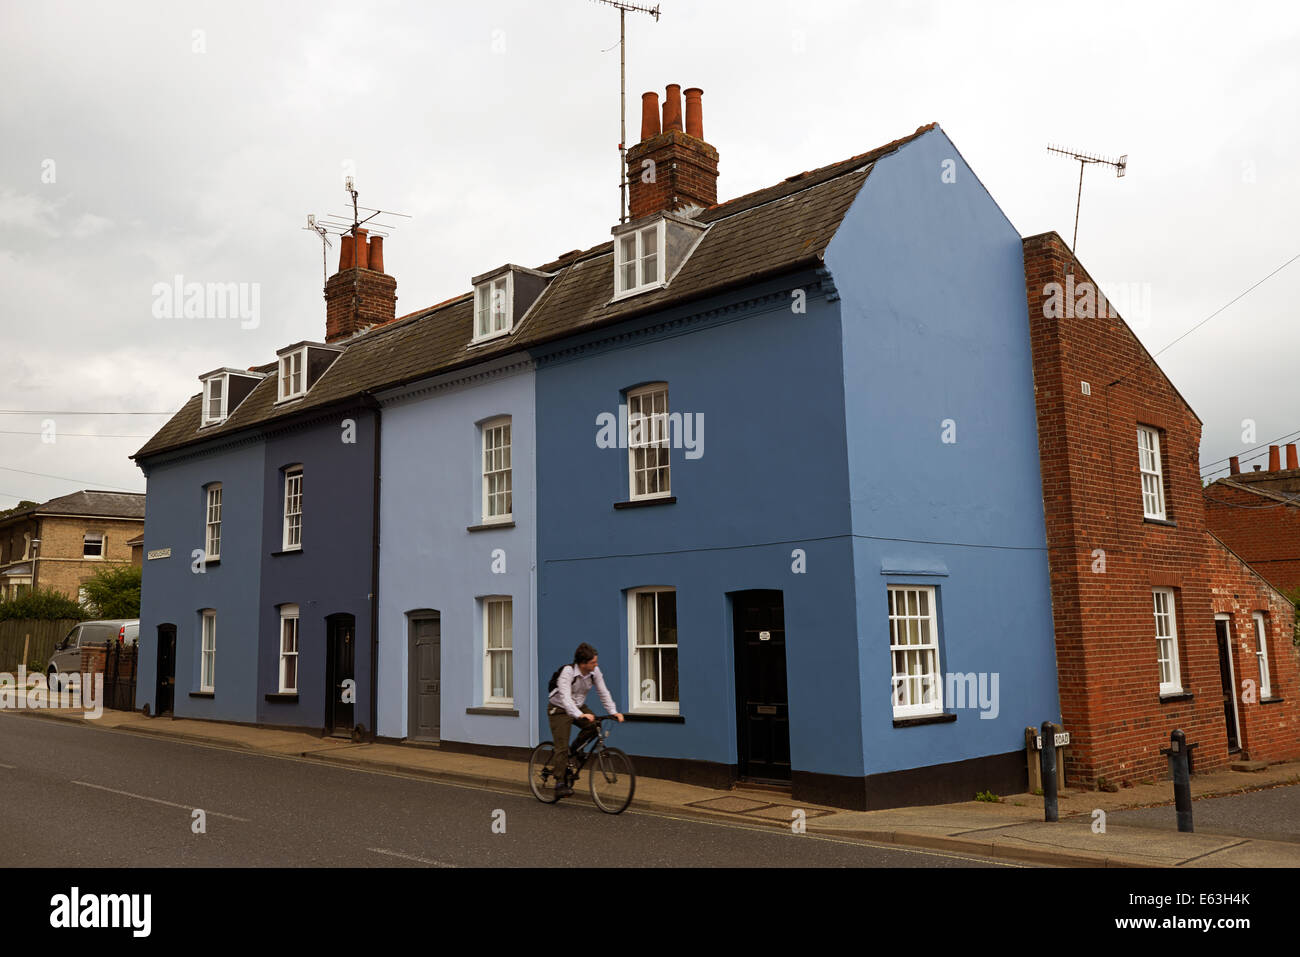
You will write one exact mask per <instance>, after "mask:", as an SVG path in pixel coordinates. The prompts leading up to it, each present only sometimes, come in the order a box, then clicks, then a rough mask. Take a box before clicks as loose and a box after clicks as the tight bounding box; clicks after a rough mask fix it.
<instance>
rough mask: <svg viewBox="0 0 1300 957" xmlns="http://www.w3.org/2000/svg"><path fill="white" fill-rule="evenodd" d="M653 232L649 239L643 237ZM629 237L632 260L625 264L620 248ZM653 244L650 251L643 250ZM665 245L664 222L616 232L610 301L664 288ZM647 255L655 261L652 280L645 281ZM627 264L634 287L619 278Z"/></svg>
mask: <svg viewBox="0 0 1300 957" xmlns="http://www.w3.org/2000/svg"><path fill="white" fill-rule="evenodd" d="M651 233H653V234H654V235H653V237H649V236H648V235H647V234H651ZM629 236H632V237H634V244H635V248H634V257H635V258H634V259H633V260H632V262H631V263H629V261H628V259H627V254H626V252H625V251H624V249H623V242H624V240H625V239H627V238H628V237H629ZM651 242H653V244H654V248H653V250H649V251H647V246H649V245H650V243H651ZM667 245H668V229H667V224H666V223H665V222H664V220H662V219H660V220H658V221H656V222H653V223H650V224H648V225H646V226H640V227H638V228H636V229H629V230H626V231H625V232H621V233H619V234H618V235H617V236H615V237H614V298H615V299H622V298H624V297H626V296H635V295H638V294H639V293H643V292H646V291H647V290H650V289H662V288H663V287H664V286H666V285H668V276H667V268H668V267H667V255H666V254H667ZM651 256H653V257H654V261H655V278H654V279H651V280H649V281H647V280H646V278H645V264H646V260H647V259H649V258H650V257H651ZM629 265H632V272H633V275H634V279H635V283H634V285H631V286H629V285H627V279H626V277H625V276H624V275H623V273H624V272H625V270H626V269H627V267H628V266H629Z"/></svg>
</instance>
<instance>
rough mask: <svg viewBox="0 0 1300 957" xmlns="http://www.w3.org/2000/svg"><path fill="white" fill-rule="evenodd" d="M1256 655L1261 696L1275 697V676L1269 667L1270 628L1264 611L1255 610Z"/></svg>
mask: <svg viewBox="0 0 1300 957" xmlns="http://www.w3.org/2000/svg"><path fill="white" fill-rule="evenodd" d="M1254 618H1255V657H1256V659H1258V661H1259V696H1260V697H1261V698H1271V697H1273V676H1272V674H1271V672H1270V669H1269V667H1268V630H1267V628H1266V627H1265V624H1264V614H1263V612H1258V611H1257V612H1255V615H1254Z"/></svg>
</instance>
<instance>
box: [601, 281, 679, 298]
mask: <svg viewBox="0 0 1300 957" xmlns="http://www.w3.org/2000/svg"><path fill="white" fill-rule="evenodd" d="M667 286H668V283H666V282H653V283H650V285H648V286H637V287H636V288H635V289H624V290H623V291H622V292H618V291H615V293H614V298H613V299H611V300H610V302H611V303H613V302H618V301H619V300H620V299H631V298H632V297H633V296H639V295H641V294H642V293H643V292H653V291H654V290H656V289H664V288H667Z"/></svg>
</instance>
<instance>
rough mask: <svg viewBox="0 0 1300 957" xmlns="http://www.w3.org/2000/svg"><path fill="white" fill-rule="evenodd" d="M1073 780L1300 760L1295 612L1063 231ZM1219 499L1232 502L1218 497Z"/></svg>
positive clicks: (1148, 361)
mask: <svg viewBox="0 0 1300 957" xmlns="http://www.w3.org/2000/svg"><path fill="white" fill-rule="evenodd" d="M1024 270H1025V288H1026V295H1027V297H1028V307H1029V328H1030V334H1031V339H1032V342H1033V350H1034V379H1035V395H1036V399H1037V406H1038V435H1039V442H1040V444H1041V448H1042V478H1043V502H1044V506H1045V510H1046V515H1047V541H1048V546H1049V549H1050V556H1051V570H1052V599H1053V601H1052V605H1053V613H1054V616H1055V622H1056V649H1057V652H1056V659H1057V668H1058V671H1059V681H1060V692H1061V711H1062V716H1063V718H1064V721H1065V727H1066V729H1067V730H1068V731H1069V732H1070V734H1071V739H1070V748H1069V751H1068V757H1067V761H1068V767H1067V780H1071V781H1081V782H1084V783H1098V782H1100V781H1102V780H1103V779H1105V780H1106V781H1109V782H1113V783H1115V784H1121V783H1123V782H1135V781H1139V780H1141V779H1144V778H1159V777H1161V776H1163V775H1164V774H1165V773H1166V768H1167V763H1166V759H1165V756H1164V755H1162V754H1161V753H1160V749H1161V748H1167V747H1168V746H1169V735H1170V732H1171V731H1172V730H1174V729H1175V728H1181V729H1182V730H1183V731H1184V732H1185V734H1186V735H1187V740H1188V742H1190V743H1193V744H1195V745H1196V746H1197V747H1196V750H1195V751H1194V752H1193V758H1194V766H1195V768H1196V769H1197V770H1203V771H1209V770H1214V769H1216V768H1222V767H1224V766H1226V765H1227V764H1228V763H1229V762H1230V761H1235V760H1243V759H1245V758H1246V757H1249V758H1250V759H1252V760H1263V761H1281V760H1288V759H1293V758H1295V757H1297V756H1300V661H1298V660H1297V655H1296V649H1295V648H1294V646H1293V645H1292V641H1291V638H1292V629H1293V621H1294V609H1293V607H1292V605H1291V604H1290V602H1288V601H1287V600H1286V598H1285V597H1284V596H1283V595H1281V594H1280V593H1279V592H1278V591H1277V590H1276V589H1275V588H1273V587H1272V586H1271V585H1270V584H1269V583H1268V582H1267V581H1265V580H1264V578H1262V577H1260V575H1259V574H1257V573H1256V572H1255V571H1253V570H1252V569H1251V567H1250V566H1248V565H1247V564H1246V563H1245V562H1244V561H1242V559H1241V558H1240V557H1238V555H1237V554H1234V552H1233V550H1231V549H1229V548H1227V547H1226V546H1225V545H1224V544H1223V542H1221V541H1220V540H1219V539H1218V538H1216V537H1215V536H1214V535H1212V534H1210V531H1209V529H1207V513H1206V504H1205V500H1204V496H1203V495H1202V486H1201V479H1200V473H1199V467H1198V460H1199V452H1200V439H1201V421H1200V419H1199V418H1197V416H1196V413H1195V412H1193V411H1192V409H1191V408H1190V407H1189V406H1188V404H1187V402H1186V401H1185V400H1184V399H1183V397H1182V396H1181V395H1180V394H1179V392H1178V390H1177V388H1176V387H1175V386H1174V384H1173V383H1172V382H1170V380H1169V379H1168V378H1167V377H1166V376H1165V375H1164V373H1163V372H1162V371H1161V369H1160V368H1159V366H1158V365H1156V363H1155V360H1154V359H1153V358H1152V357H1151V356H1150V354H1149V353H1147V351H1146V350H1145V349H1144V348H1143V346H1142V344H1141V343H1140V342H1139V341H1138V339H1137V337H1136V336H1135V335H1134V334H1133V332H1132V331H1131V330H1130V329H1129V327H1128V326H1127V325H1126V324H1125V323H1124V320H1123V319H1122V318H1121V317H1119V315H1118V314H1117V313H1115V312H1114V310H1113V309H1112V308H1110V307H1109V304H1108V303H1107V302H1106V301H1105V299H1104V297H1103V296H1101V294H1100V291H1099V290H1098V289H1097V287H1096V286H1095V284H1094V283H1093V282H1092V279H1091V277H1090V276H1089V275H1088V273H1087V272H1086V271H1085V270H1084V269H1083V267H1082V266H1081V265H1080V264H1079V262H1078V261H1077V259H1075V257H1074V255H1073V253H1072V252H1071V251H1070V249H1069V248H1068V247H1067V246H1066V244H1065V243H1064V242H1063V241H1062V240H1061V238H1060V237H1059V236H1058V235H1057V234H1056V233H1045V234H1042V235H1038V236H1031V237H1029V238H1027V239H1026V240H1025V241H1024ZM1216 494H1217V493H1216Z"/></svg>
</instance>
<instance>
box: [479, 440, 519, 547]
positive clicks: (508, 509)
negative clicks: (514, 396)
mask: <svg viewBox="0 0 1300 957" xmlns="http://www.w3.org/2000/svg"><path fill="white" fill-rule="evenodd" d="M511 486H512V481H511V468H510V418H509V417H508V416H507V417H504V418H500V419H492V420H491V421H489V422H485V423H484V424H483V522H484V523H485V524H487V523H490V522H508V521H510V519H511V518H512V516H513V509H514V502H513V490H512V487H511Z"/></svg>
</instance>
